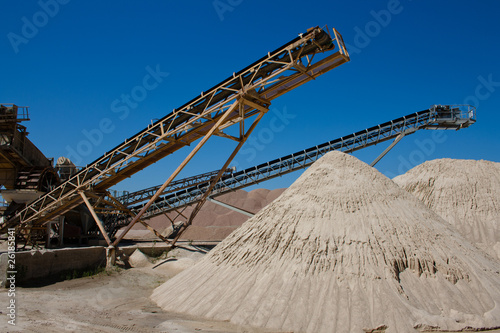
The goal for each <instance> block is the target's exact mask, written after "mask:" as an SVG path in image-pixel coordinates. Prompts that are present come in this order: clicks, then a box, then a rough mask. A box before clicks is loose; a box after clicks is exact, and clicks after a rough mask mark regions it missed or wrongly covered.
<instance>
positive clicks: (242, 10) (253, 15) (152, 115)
mask: <svg viewBox="0 0 500 333" xmlns="http://www.w3.org/2000/svg"><path fill="white" fill-rule="evenodd" d="M1 9H2V20H1V21H0V43H1V45H0V46H1V49H2V52H1V53H0V60H1V61H0V73H1V81H0V102H4V103H16V104H18V105H28V106H30V111H31V119H32V120H31V121H30V122H29V123H28V124H27V126H28V130H29V132H30V136H29V137H30V139H31V140H32V141H33V142H34V143H35V144H36V145H37V146H38V147H39V148H40V149H41V150H42V151H43V152H44V153H45V154H46V156H48V157H55V158H57V157H59V156H67V155H69V154H70V152H71V151H72V150H73V151H77V150H78V147H80V152H81V154H80V158H81V161H79V164H80V165H84V164H86V163H89V162H91V161H93V160H94V159H95V158H97V157H99V156H100V155H101V154H102V153H104V152H105V151H107V150H109V149H111V148H112V147H114V146H116V145H117V144H119V143H120V142H121V141H123V140H124V139H126V138H128V137H130V136H132V135H133V134H135V133H136V132H137V131H139V130H141V129H142V128H143V127H145V126H146V125H147V124H148V123H149V122H150V121H151V119H157V118H161V117H163V116H164V115H165V114H167V113H169V112H170V111H171V110H172V109H173V108H175V107H178V106H180V105H182V104H183V103H185V102H186V101H187V100H189V99H191V98H193V97H195V96H196V95H198V94H199V93H200V92H201V91H203V90H206V89H208V88H209V87H211V86H213V85H214V84H216V83H218V82H220V81H221V80H223V79H225V78H226V77H227V76H229V75H231V74H232V73H233V72H235V71H237V70H239V69H241V68H243V67H245V66H246V65H248V64H249V63H251V62H253V61H255V60H257V59H258V58H260V57H261V56H263V55H264V54H266V53H267V52H268V51H272V50H274V49H275V48H277V47H278V46H280V45H282V44H284V43H286V42H288V41H289V40H291V39H293V38H295V37H296V36H297V34H298V33H300V32H304V31H305V30H306V29H307V28H309V27H312V26H317V25H319V26H324V25H328V26H330V27H335V28H336V29H337V30H338V31H340V33H341V34H342V35H343V36H344V40H345V42H346V43H347V44H348V45H349V51H350V53H351V62H350V63H348V64H345V65H342V66H341V67H339V68H337V69H334V70H332V71H330V72H328V73H326V74H325V75H323V76H321V77H320V78H318V79H317V80H316V81H313V82H309V83H307V84H305V85H304V86H302V87H300V88H298V89H296V90H294V91H292V92H290V93H288V94H286V95H284V96H282V97H280V98H278V99H276V100H274V101H273V105H272V109H273V112H271V113H269V114H268V115H266V117H265V118H264V120H263V121H262V122H261V123H260V124H259V127H258V128H257V129H256V132H254V135H256V138H259V140H260V141H258V142H257V144H255V143H254V144H253V146H252V145H247V146H246V147H245V148H244V154H241V155H240V156H238V157H237V158H236V162H237V163H238V165H239V167H247V166H251V165H255V164H258V163H261V162H265V161H267V160H270V159H273V158H276V157H279V156H282V155H286V154H288V153H292V152H295V151H298V150H300V149H303V148H308V147H310V146H313V145H316V144H319V143H322V142H324V141H328V140H331V139H334V138H337V137H339V136H343V135H345V134H349V133H352V132H354V131H358V130H362V129H364V128H366V127H370V126H373V125H376V124H379V123H382V122H385V121H388V120H391V119H393V118H396V117H399V116H402V115H406V114H409V113H412V112H416V111H420V110H423V109H426V108H428V107H429V106H430V105H432V104H461V103H464V102H467V103H473V104H475V106H476V107H477V108H478V109H477V112H478V115H477V118H478V122H477V123H476V124H475V125H473V126H472V127H471V128H468V129H464V130H460V131H458V132H454V131H453V132H451V131H449V132H446V135H445V137H444V139H443V137H440V138H439V139H435V138H433V136H432V134H433V132H431V131H420V132H418V133H416V134H414V135H412V136H409V137H407V138H405V139H404V140H403V141H402V142H400V143H399V144H398V145H397V146H396V148H394V149H393V151H391V152H390V153H389V155H387V156H386V157H385V158H384V159H383V160H382V161H381V162H380V163H379V164H378V165H377V168H378V169H379V170H380V171H381V172H383V173H384V174H386V175H388V176H394V175H397V174H399V173H401V172H405V171H406V170H408V168H410V167H412V166H415V165H416V164H418V163H421V162H422V161H424V160H430V159H436V158H444V157H450V158H465V159H467V158H470V159H486V160H492V161H497V162H499V161H500V154H499V147H500V135H499V130H498V128H497V127H498V125H499V124H500V115H499V114H500V113H499V106H500V66H499V63H498V61H499V59H500V37H499V36H498V33H499V32H500V20H499V19H498V14H499V13H500V2H498V1H494V0H490V1H428V0H413V1H410V0H401V1H392V0H391V1H385V0H384V1H368V0H367V1H342V2H341V1H332V0H327V1H307V2H305V1H300V2H299V1H290V0H288V1H261V0H258V1H250V0H243V1H241V0H220V1H93V0H88V1H78V0H72V1H68V0H58V1H57V0H42V1H28V0H26V1H2V3H1ZM148 66H149V67H150V68H151V69H156V68H157V67H158V68H159V70H160V71H161V72H162V73H168V75H167V74H163V76H162V77H160V78H159V81H161V82H159V83H158V85H157V87H156V88H154V89H152V90H151V91H148V92H147V96H145V97H144V98H143V100H140V101H138V102H137V105H136V106H135V108H130V112H129V113H128V114H127V115H125V114H121V113H117V112H114V109H113V103H114V102H115V101H116V100H118V101H119V100H120V98H121V96H122V95H123V94H130V93H131V91H132V90H133V89H134V88H135V87H137V86H141V85H142V82H143V78H144V77H145V75H147V74H148V70H147V68H148ZM115 103H116V102H115ZM116 105H117V104H115V106H116ZM276 112H279V113H281V114H283V112H286V114H288V115H289V118H287V121H286V124H285V126H283V127H280V129H281V130H280V131H279V132H276V133H272V136H271V137H269V135H268V136H266V134H269V131H268V130H266V128H269V126H270V125H269V124H270V123H269V122H270V121H271V119H272V118H273V117H276V114H277V113H276ZM103 121H104V123H105V124H106V126H105V127H106V131H104V132H103V131H102V130H101V133H102V139H101V138H99V137H96V138H95V140H94V143H92V145H91V149H87V150H83V149H82V147H83V146H81V145H82V144H81V142H82V141H88V139H87V137H86V136H85V133H95V131H94V130H97V129H99V127H100V126H102V122H103ZM85 131H86V132H85ZM93 131H94V132H93ZM259 135H260V137H259ZM79 144H80V146H79ZM387 145H388V143H386V144H383V145H378V146H376V147H372V148H368V149H366V150H363V151H360V152H358V153H355V156H357V157H358V158H360V159H362V160H364V161H366V162H368V163H369V162H371V161H372V160H373V159H374V158H375V157H376V156H377V155H378V154H379V153H380V152H381V151H382V150H383V149H384V148H385V147H386V146H387ZM233 147H234V143H232V142H231V141H228V140H223V139H219V138H215V139H214V140H213V141H210V142H209V144H208V145H207V146H206V147H204V149H203V150H202V152H201V153H200V155H199V156H197V157H196V159H195V160H194V161H193V162H194V163H192V164H190V165H189V166H188V167H187V168H186V169H185V171H184V172H183V173H182V175H181V176H190V175H194V174H198V173H201V172H205V171H209V170H215V169H218V168H220V166H221V165H222V164H223V162H224V160H225V157H226V156H228V155H229V153H230V150H231V149H232V148H233ZM87 148H88V146H87ZM252 149H254V151H255V152H257V154H255V156H254V154H252V153H251V151H252ZM186 154H187V151H186V152H178V154H174V155H172V156H169V157H167V158H165V159H164V160H162V161H161V162H159V163H156V164H155V165H153V166H151V167H150V168H148V169H146V171H145V172H141V173H139V174H136V175H135V176H133V177H132V178H130V179H128V180H126V181H124V182H122V183H120V184H118V185H117V186H116V189H118V190H137V189H140V188H143V187H147V186H152V185H156V184H158V183H163V181H164V180H165V179H166V178H167V177H168V176H169V174H170V172H171V171H172V170H173V169H175V168H176V167H177V165H178V163H179V161H180V160H181V159H182V157H183V156H185V155H186ZM298 175H299V173H295V174H292V175H290V176H287V177H283V178H279V179H276V180H273V181H270V182H267V183H265V184H262V185H260V186H261V187H267V188H278V187H285V186H288V185H289V184H290V183H291V182H293V180H294V179H295V178H296V177H298Z"/></svg>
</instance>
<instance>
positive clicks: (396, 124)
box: [109, 105, 476, 233]
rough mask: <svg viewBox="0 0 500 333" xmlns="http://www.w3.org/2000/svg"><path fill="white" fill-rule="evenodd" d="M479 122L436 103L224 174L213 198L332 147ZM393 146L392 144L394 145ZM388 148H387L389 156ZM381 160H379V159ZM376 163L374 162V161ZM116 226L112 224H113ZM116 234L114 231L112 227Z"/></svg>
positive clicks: (182, 202)
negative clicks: (424, 108) (418, 110)
mask: <svg viewBox="0 0 500 333" xmlns="http://www.w3.org/2000/svg"><path fill="white" fill-rule="evenodd" d="M475 121H476V111H475V108H474V107H472V106H469V105H456V106H453V105H434V106H432V107H431V108H429V109H427V110H423V111H420V112H416V113H412V114H409V115H407V116H404V117H401V118H397V119H394V120H391V121H388V122H385V123H383V124H380V125H377V126H373V127H370V128H367V129H364V130H362V131H359V132H356V133H353V134H349V135H346V136H344V137H341V138H338V139H335V140H333V141H328V142H325V143H322V144H320V145H317V146H314V147H310V148H308V149H305V150H301V151H299V152H296V153H294V154H290V155H287V156H283V157H281V158H277V159H275V160H272V161H269V162H266V163H262V164H259V165H257V166H253V167H250V168H247V169H244V170H241V171H238V172H232V173H230V174H228V175H226V176H224V177H222V178H221V179H220V180H219V181H218V182H217V183H216V184H215V186H214V187H213V190H212V192H211V197H215V196H218V195H222V194H225V193H228V192H231V191H235V190H237V189H241V188H244V187H247V186H251V185H255V184H258V183H260V182H263V181H266V180H269V179H272V178H276V177H279V176H283V175H285V174H288V173H290V172H293V171H297V170H301V169H304V168H307V167H308V166H310V165H311V164H312V163H314V162H315V161H317V160H318V159H319V158H320V157H322V156H323V155H325V154H326V153H328V152H330V151H332V150H339V151H343V152H345V153H351V152H354V151H356V150H359V149H363V148H366V147H370V146H373V145H376V144H378V143H381V142H384V141H387V140H391V139H398V141H399V139H400V138H401V137H402V136H404V135H409V134H412V133H414V132H416V131H417V130H421V129H434V130H446V129H453V130H459V129H461V128H466V127H469V126H470V125H472V124H474V123H475ZM391 148H392V147H391ZM385 153H386V151H384V153H383V154H384V155H385ZM376 161H378V159H376ZM372 164H373V163H372ZM209 185H210V182H209V181H207V182H205V183H200V184H197V185H195V186H192V187H189V188H186V189H183V190H180V191H177V192H174V193H170V194H167V195H164V196H162V197H160V198H159V199H157V200H156V201H155V202H154V203H153V204H152V205H151V206H150V207H149V208H148V210H147V211H146V212H145V214H144V215H143V218H144V219H148V218H152V217H154V216H158V215H161V214H165V213H168V212H171V211H174V210H178V209H180V208H182V207H185V206H188V205H191V204H194V203H196V202H197V201H198V200H199V198H200V197H202V196H203V195H204V194H205V192H206V190H207V188H208V187H209ZM143 206H144V205H135V206H131V207H129V209H130V210H131V211H139V210H140V209H142V208H143ZM117 218H118V219H121V221H119V222H118V223H115V224H114V226H113V227H116V228H119V227H123V226H124V225H126V224H128V223H129V221H130V220H127V218H126V217H125V216H121V217H119V216H117ZM110 227H112V226H110ZM109 231H110V232H111V233H114V230H109Z"/></svg>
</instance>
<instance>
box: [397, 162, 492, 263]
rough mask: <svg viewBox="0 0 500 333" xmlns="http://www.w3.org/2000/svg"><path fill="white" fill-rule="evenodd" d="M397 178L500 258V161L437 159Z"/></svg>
mask: <svg viewBox="0 0 500 333" xmlns="http://www.w3.org/2000/svg"><path fill="white" fill-rule="evenodd" d="M394 181H395V182H396V183H397V184H399V185H400V186H401V187H403V188H404V189H405V190H407V191H408V192H410V193H412V194H413V195H415V196H416V197H417V198H419V199H420V200H422V201H423V202H424V203H425V204H426V205H427V207H429V208H431V209H432V210H434V211H435V212H436V213H438V214H439V215H440V216H441V217H442V218H444V219H445V220H446V221H448V222H450V223H451V224H453V225H454V226H455V227H456V228H457V229H458V231H459V232H460V233H461V234H462V235H463V236H465V238H467V239H468V240H470V241H471V242H473V243H475V244H476V245H477V246H478V247H480V248H481V249H483V250H485V251H486V252H488V253H489V254H490V255H492V256H494V257H497V258H500V163H495V162H489V161H474V160H452V159H439V160H433V161H428V162H425V163H423V164H421V165H419V166H417V167H415V168H413V169H411V170H410V171H408V172H407V173H405V174H404V175H401V176H398V177H396V178H394Z"/></svg>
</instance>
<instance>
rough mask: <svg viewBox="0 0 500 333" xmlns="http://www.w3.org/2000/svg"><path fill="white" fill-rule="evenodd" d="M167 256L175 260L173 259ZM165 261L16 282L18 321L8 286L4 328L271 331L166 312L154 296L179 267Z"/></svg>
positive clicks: (0, 317)
mask: <svg viewBox="0 0 500 333" xmlns="http://www.w3.org/2000/svg"><path fill="white" fill-rule="evenodd" d="M173 260H174V261H175V260H176V259H173ZM168 261H170V263H172V259H167V260H166V262H168ZM162 266H168V265H162V262H157V263H155V264H152V265H148V267H141V268H129V269H116V270H112V271H109V272H101V273H98V274H97V275H94V276H91V277H84V278H78V279H72V280H65V281H61V282H55V283H48V284H47V283H44V284H45V285H41V286H40V285H38V286H29V287H22V288H21V287H16V292H15V293H16V295H15V300H16V325H15V326H12V325H9V324H8V320H9V318H8V317H7V309H6V306H7V305H8V304H9V303H8V302H9V299H10V298H9V297H8V289H4V290H3V291H2V292H1V294H0V304H1V307H0V313H1V314H0V332H47V333H51V332H54V333H55V332H103V333H108V332H109V333H110V332H176V333H195V332H196V333H198V332H221V333H222V332H224V333H225V332H249V333H261V332H270V331H269V330H265V331H263V330H262V331H261V330H257V329H253V328H248V327H240V326H236V325H232V324H230V323H227V322H214V321H209V320H204V319H199V318H198V319H197V318H192V317H189V316H185V315H179V314H175V313H166V312H163V311H162V310H161V309H160V308H159V307H157V306H156V304H154V303H153V302H152V301H150V299H149V296H150V295H151V293H152V291H153V289H154V288H156V287H158V286H159V285H160V284H162V283H163V282H165V281H166V280H167V279H168V278H169V276H170V277H171V276H173V275H175V274H176V273H178V272H179V267H176V266H174V265H170V267H162ZM160 267H161V269H160ZM4 305H5V306H4Z"/></svg>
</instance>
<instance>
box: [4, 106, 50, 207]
mask: <svg viewBox="0 0 500 333" xmlns="http://www.w3.org/2000/svg"><path fill="white" fill-rule="evenodd" d="M29 120H30V118H29V109H28V107H26V106H17V105H15V104H0V186H2V188H3V189H2V191H1V194H2V197H3V199H4V200H5V201H6V202H4V203H6V204H8V206H6V205H4V207H3V208H4V212H3V215H10V214H12V213H13V212H15V210H16V209H17V208H19V207H21V206H23V205H24V204H26V203H29V202H31V201H33V200H35V199H37V198H38V197H40V196H41V195H43V194H45V193H46V192H49V191H51V190H52V189H53V188H54V187H56V186H57V185H58V183H59V177H58V175H57V173H56V171H55V170H54V168H53V167H52V160H50V159H48V158H47V157H45V155H44V154H43V153H42V152H41V151H40V150H39V149H38V148H37V147H36V146H35V145H34V144H33V143H32V142H31V141H30V140H29V139H28V137H27V136H28V132H27V131H26V127H25V126H24V125H22V123H23V122H26V121H29Z"/></svg>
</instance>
